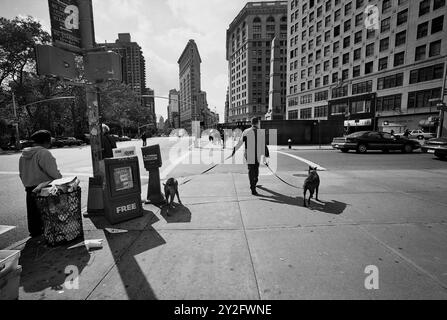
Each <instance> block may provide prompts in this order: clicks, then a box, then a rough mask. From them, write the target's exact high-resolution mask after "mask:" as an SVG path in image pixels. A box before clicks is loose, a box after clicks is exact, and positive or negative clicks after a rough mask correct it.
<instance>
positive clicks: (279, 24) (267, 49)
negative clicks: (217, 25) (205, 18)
mask: <svg viewBox="0 0 447 320" xmlns="http://www.w3.org/2000/svg"><path fill="white" fill-rule="evenodd" d="M275 37H276V39H278V47H279V55H280V56H279V61H280V66H279V68H280V72H281V75H280V77H279V81H280V84H279V85H280V88H281V89H280V90H281V92H282V94H281V104H282V106H281V108H282V109H283V110H284V111H285V106H286V85H287V79H286V73H287V2H284V1H276V2H249V3H247V5H246V6H245V7H244V8H243V9H242V11H241V12H240V13H239V14H238V16H237V17H236V18H235V19H234V21H233V22H232V23H231V24H230V26H229V28H228V30H227V41H226V42H227V61H228V74H229V115H228V121H226V122H230V123H231V122H245V121H249V120H250V119H251V118H253V117H259V118H261V119H265V115H266V113H267V112H268V108H269V89H270V62H271V49H272V48H271V45H272V43H271V42H272V40H273V39H274V38H275Z"/></svg>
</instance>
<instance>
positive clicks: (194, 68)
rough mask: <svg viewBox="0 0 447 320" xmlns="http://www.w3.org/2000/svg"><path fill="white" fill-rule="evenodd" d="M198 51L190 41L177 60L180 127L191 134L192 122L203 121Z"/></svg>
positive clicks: (200, 61) (192, 41)
mask: <svg viewBox="0 0 447 320" xmlns="http://www.w3.org/2000/svg"><path fill="white" fill-rule="evenodd" d="M201 63H202V59H201V58H200V53H199V49H198V47H197V44H196V43H195V41H194V40H190V41H189V42H188V44H187V45H186V47H185V49H184V50H183V53H182V55H181V56H180V58H179V60H178V65H179V79H180V127H181V128H182V129H185V130H187V131H189V132H191V129H192V121H201V122H202V121H204V119H203V116H202V109H203V106H202V105H201V103H203V93H202V91H201V70H200V64H201Z"/></svg>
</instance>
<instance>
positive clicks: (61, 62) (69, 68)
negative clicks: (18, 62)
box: [36, 45, 77, 80]
mask: <svg viewBox="0 0 447 320" xmlns="http://www.w3.org/2000/svg"><path fill="white" fill-rule="evenodd" d="M36 55H37V59H36V60H37V74H38V75H40V76H55V77H60V78H63V79H70V80H73V79H75V78H76V77H77V71H76V62H75V55H74V54H73V53H71V52H68V51H65V50H62V49H59V48H56V47H53V46H48V45H37V46H36Z"/></svg>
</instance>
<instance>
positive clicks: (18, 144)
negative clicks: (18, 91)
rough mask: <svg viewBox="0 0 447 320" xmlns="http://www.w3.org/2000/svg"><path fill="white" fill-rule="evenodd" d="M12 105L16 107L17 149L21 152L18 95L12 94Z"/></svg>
mask: <svg viewBox="0 0 447 320" xmlns="http://www.w3.org/2000/svg"><path fill="white" fill-rule="evenodd" d="M12 105H13V107H14V119H15V123H14V126H15V127H16V148H17V150H19V148H20V132H19V118H18V117H17V106H16V95H15V93H14V92H13V93H12Z"/></svg>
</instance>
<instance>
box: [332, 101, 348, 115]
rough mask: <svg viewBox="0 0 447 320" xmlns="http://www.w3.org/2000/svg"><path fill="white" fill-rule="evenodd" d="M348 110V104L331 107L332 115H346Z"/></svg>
mask: <svg viewBox="0 0 447 320" xmlns="http://www.w3.org/2000/svg"><path fill="white" fill-rule="evenodd" d="M347 110H348V103H346V102H345V103H337V104H333V105H332V106H331V115H334V114H344V113H346V111H347Z"/></svg>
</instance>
